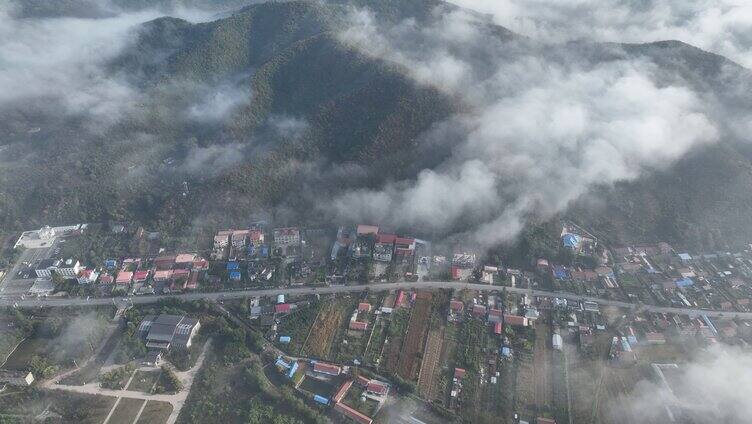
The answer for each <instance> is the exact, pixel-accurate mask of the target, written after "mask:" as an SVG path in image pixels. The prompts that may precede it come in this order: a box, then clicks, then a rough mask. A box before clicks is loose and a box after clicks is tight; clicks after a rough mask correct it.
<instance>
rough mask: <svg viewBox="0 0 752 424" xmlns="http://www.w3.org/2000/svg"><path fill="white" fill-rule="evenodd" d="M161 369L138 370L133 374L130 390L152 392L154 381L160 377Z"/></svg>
mask: <svg viewBox="0 0 752 424" xmlns="http://www.w3.org/2000/svg"><path fill="white" fill-rule="evenodd" d="M159 373H160V371H159V370H156V371H136V375H134V376H133V380H131V384H129V385H128V388H127V389H128V390H134V391H138V392H144V393H151V389H152V387H154V383H156V382H157V380H158V379H159Z"/></svg>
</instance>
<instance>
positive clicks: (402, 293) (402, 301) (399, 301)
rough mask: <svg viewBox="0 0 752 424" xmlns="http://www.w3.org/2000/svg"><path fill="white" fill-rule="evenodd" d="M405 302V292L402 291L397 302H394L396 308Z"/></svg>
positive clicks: (398, 293)
mask: <svg viewBox="0 0 752 424" xmlns="http://www.w3.org/2000/svg"><path fill="white" fill-rule="evenodd" d="M404 302H405V292H404V291H402V290H400V291H399V292H397V300H395V301H394V307H395V308H398V307H400V306H402V303H404Z"/></svg>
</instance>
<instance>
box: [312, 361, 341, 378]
mask: <svg viewBox="0 0 752 424" xmlns="http://www.w3.org/2000/svg"><path fill="white" fill-rule="evenodd" d="M313 371H314V372H318V373H321V374H327V375H333V376H337V375H340V374H341V373H342V368H341V367H339V366H338V365H334V364H327V363H325V362H318V361H316V362H314V364H313Z"/></svg>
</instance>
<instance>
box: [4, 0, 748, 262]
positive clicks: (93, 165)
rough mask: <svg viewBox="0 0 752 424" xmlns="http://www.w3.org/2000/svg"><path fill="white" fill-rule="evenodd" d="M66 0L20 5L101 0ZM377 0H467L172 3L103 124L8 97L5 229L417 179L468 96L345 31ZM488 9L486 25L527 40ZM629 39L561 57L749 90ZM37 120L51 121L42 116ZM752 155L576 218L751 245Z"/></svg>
mask: <svg viewBox="0 0 752 424" xmlns="http://www.w3.org/2000/svg"><path fill="white" fill-rule="evenodd" d="M55 3H56V4H57V6H58V7H59V8H58V9H55V8H52V7H51V6H49V4H50V3H48V2H37V1H30V0H27V1H26V2H25V3H24V2H22V4H25V5H27V7H26V8H24V9H23V13H25V14H26V16H28V17H33V16H50V15H52V16H59V15H73V16H76V15H81V14H82V13H83V12H82V10H87V9H86V8H83V9H82V8H81V5H82V4H84V5H85V4H86V2H85V1H84V2H81V1H73V0H71V1H69V2H64V3H59V4H58V3H57V2H55ZM113 4H115V5H116V6H117V7H118V8H120V9H123V8H126V9H127V8H130V10H138V9H140V8H141V7H142V5H141V3H140V2H135V1H134V2H128V1H126V0H120V1H119V2H114V3H113ZM174 4H175V2H164V5H163V6H171V5H174ZM181 4H184V3H181ZM185 4H189V5H203V6H207V5H211V6H214V7H216V6H218V5H219V6H221V7H227V8H229V7H233V6H236V5H237V4H238V2H232V1H227V2H222V1H219V0H218V1H216V2H212V1H209V0H206V1H203V2H193V3H185ZM45 5H46V6H45ZM364 5H368V6H369V7H370V8H371V9H373V12H374V15H375V17H376V19H377V20H383V21H387V22H399V21H401V20H402V19H405V18H408V17H412V18H414V19H415V20H416V22H418V23H419V24H425V23H427V22H430V21H432V20H435V19H439V17H440V16H441V13H438V12H437V8H439V9H438V10H440V11H442V12H443V13H449V12H451V11H453V10H457V8H456V7H455V6H452V5H449V4H447V3H443V2H440V1H433V0H388V1H380V2H371V1H366V0H357V1H356V0H350V1H346V0H338V1H331V2H328V3H322V2H318V1H290V2H269V3H259V4H253V5H250V6H247V7H244V8H242V9H240V10H237V11H235V12H233V13H231V14H229V15H228V16H225V17H223V18H221V19H217V20H214V21H210V22H203V23H195V24H194V23H190V22H188V21H185V20H182V19H177V18H169V17H165V18H159V19H156V20H153V21H150V22H147V23H145V24H143V25H141V26H140V27H139V28H138V29H137V30H136V32H135V33H133V34H132V40H131V41H130V42H129V43H128V45H127V46H126V48H124V49H123V50H122V51H121V52H119V53H118V54H117V55H116V56H115V57H113V58H111V59H109V60H107V63H106V64H105V66H104V69H105V71H106V75H107V76H108V77H116V78H118V79H119V80H122V81H125V82H127V84H128V85H129V86H131V87H135V89H136V91H137V92H138V93H139V94H138V97H137V98H135V99H133V100H132V101H130V102H128V105H129V107H128V108H125V109H124V110H122V111H120V110H119V111H118V112H117V114H118V116H117V119H115V120H114V123H113V124H112V125H110V126H107V127H105V128H103V129H102V128H97V130H92V129H91V123H90V122H87V121H86V119H85V118H84V117H81V116H64V117H61V116H59V115H58V114H56V113H54V111H50V110H49V108H48V107H45V105H38V104H34V105H31V106H30V105H20V106H17V107H5V108H0V130H2V131H4V132H5V133H6V134H8V137H7V139H6V140H5V142H4V143H5V144H3V142H2V141H0V149H2V150H0V155H2V154H5V155H6V156H5V157H7V158H11V157H12V158H20V159H19V160H12V161H11V160H3V158H2V157H1V156H0V228H2V229H3V230H5V231H9V230H19V229H21V228H27V227H29V226H38V225H40V224H45V223H48V222H50V223H58V222H60V223H62V222H79V221H106V220H128V221H135V222H139V223H143V224H146V225H149V226H152V227H156V228H161V229H164V230H167V231H170V232H178V233H179V232H181V231H183V230H184V229H186V228H193V227H195V226H203V225H212V223H215V222H217V223H219V222H222V223H233V222H244V221H247V220H248V219H250V218H251V217H253V216H265V215H268V217H269V218H271V219H272V220H274V221H276V222H280V223H293V222H302V223H309V224H317V223H328V221H327V220H328V219H329V218H331V217H330V216H327V214H326V211H324V212H317V213H316V214H311V213H310V211H311V210H313V209H312V208H314V207H317V206H319V205H318V202H319V201H320V199H323V198H327V196H330V195H332V194H336V193H337V192H338V191H341V190H344V189H347V188H357V187H379V186H380V185H382V184H383V183H385V182H389V181H399V180H402V179H405V178H414V177H415V176H416V175H417V174H418V172H419V171H420V170H421V169H423V168H425V167H433V166H437V165H438V164H440V163H442V161H444V160H446V159H447V158H448V157H449V156H450V154H451V152H450V151H449V150H447V149H446V148H445V149H442V148H436V149H429V150H426V149H425V148H423V147H421V145H420V142H419V141H420V138H421V136H422V135H423V134H425V133H426V132H427V131H428V130H430V129H431V128H433V127H434V126H435V125H438V124H440V123H442V122H445V121H446V120H447V119H448V118H449V117H451V116H452V115H453V114H456V113H458V112H462V111H463V110H464V109H465V108H466V105H465V104H463V102H462V101H461V100H459V99H457V98H454V97H452V96H450V95H448V94H446V93H445V92H443V91H441V90H439V89H437V88H435V87H432V86H430V85H424V84H419V83H417V82H416V81H415V80H414V79H412V78H411V77H409V76H408V73H407V72H406V71H405V69H404V68H403V67H401V66H400V65H398V64H396V63H392V62H389V61H386V60H382V59H378V58H375V57H372V56H367V55H365V54H363V53H362V52H359V51H358V50H355V49H353V48H352V47H350V46H348V45H346V44H345V43H343V42H342V41H341V39H340V38H338V32H339V30H340V29H341V28H342V26H343V25H344V22H345V19H346V16H347V13H348V11H350V10H351V9H350V8H351V7H352V6H359V7H362V6H364ZM97 13H99V12H97ZM102 13H104V12H102ZM479 22H480V23H478V25H483V26H485V29H486V30H487V31H488V34H489V37H498V38H500V39H518V40H520V41H521V43H523V44H524V43H525V42H527V41H525V39H524V37H520V36H517V35H515V34H513V33H511V32H510V31H508V30H506V29H504V28H502V27H498V26H495V25H493V24H491V23H490V22H487V21H483V20H480V21H479ZM614 47H615V46H614V45H609V44H598V43H570V44H565V45H561V46H554V47H552V49H554V50H559V51H558V52H557V51H554V52H552V54H554V55H555V54H565V53H566V52H567V51H569V50H571V51H575V50H576V51H578V52H580V53H579V54H582V52H583V51H585V52H587V56H588V57H591V58H592V60H593V61H594V62H598V61H608V60H618V59H620V58H624V57H640V56H644V57H646V58H649V59H650V60H651V61H653V62H654V63H656V65H657V66H659V67H660V68H662V69H665V70H667V71H670V72H668V73H667V74H670V75H676V78H681V79H682V81H684V82H686V83H688V84H690V85H693V86H696V87H702V88H703V89H704V90H711V91H713V92H714V93H716V94H717V95H718V96H719V97H722V98H723V99H725V100H726V101H729V102H740V101H746V100H747V99H748V95H747V94H744V93H739V92H738V90H735V89H730V88H729V87H738V86H740V85H743V84H747V86H749V84H750V81H752V77H751V76H750V74H749V72H748V71H747V70H745V69H743V68H741V67H738V66H737V65H735V64H733V63H732V62H730V61H728V60H727V59H724V58H722V57H720V56H717V55H714V54H711V53H707V52H704V51H702V50H699V49H696V48H694V47H691V46H688V45H686V44H683V43H679V42H657V43H650V44H640V45H618V48H614ZM729 68H732V69H735V74H734V75H731V76H730V75H729V74H728V69H729ZM217 93H219V94H217ZM207 99H208V100H207ZM202 102H203V103H202ZM204 103H205V104H206V105H207V106H206V108H203V109H202V108H201V107H198V108H197V107H196V104H204ZM224 104H231V105H232V107H231V108H228V110H229V112H228V113H227V114H224V115H222V116H220V117H217V118H216V119H214V118H212V119H209V118H207V117H206V116H204V115H211V112H213V111H216V110H218V109H222V108H223V107H224V106H223V105H224ZM196 110H198V111H201V113H200V114H199V113H198V112H195V111H196ZM192 113H194V114H198V115H201V116H199V117H198V118H196V117H195V116H193V115H191V114H192ZM188 115H190V116H191V118H190V119H189V118H187V116H188ZM36 127H41V128H42V129H41V131H38V132H36V131H30V130H28V129H29V128H36ZM751 158H752V156H751V155H750V151H749V149H748V148H746V147H745V146H744V144H743V143H740V142H739V141H735V140H731V141H726V142H723V143H719V144H716V145H713V146H708V147H705V148H703V149H701V150H699V151H696V152H694V153H693V154H691V155H689V156H688V157H686V158H684V159H682V160H680V161H679V162H678V163H676V164H675V165H673V166H671V167H670V168H669V169H667V170H663V171H656V172H654V173H652V174H650V175H646V176H644V177H642V178H640V179H639V180H637V181H634V182H631V183H626V184H619V185H617V186H616V187H613V188H608V187H604V188H601V189H599V191H598V193H597V195H598V198H599V199H600V200H601V202H600V203H599V206H597V207H593V206H592V202H587V201H582V202H578V203H577V204H575V205H573V207H572V210H571V212H570V215H571V216H572V217H573V218H575V219H576V220H579V221H582V222H583V224H585V225H593V226H594V228H595V229H596V230H597V231H598V232H599V233H600V234H602V235H604V236H605V237H607V238H609V239H612V240H614V241H617V242H619V241H630V240H651V239H663V240H668V241H670V242H672V243H676V244H679V245H687V246H690V247H693V248H709V249H716V248H724V247H725V246H727V245H738V244H740V243H744V242H746V241H748V240H750V239H752V227H750V226H749V225H747V222H748V221H749V219H748V218H749V217H750V214H749V212H748V211H749V210H750V209H749V206H752V190H749V189H748V187H750V183H752V160H751ZM186 186H187V187H188V190H186V189H185V187H186Z"/></svg>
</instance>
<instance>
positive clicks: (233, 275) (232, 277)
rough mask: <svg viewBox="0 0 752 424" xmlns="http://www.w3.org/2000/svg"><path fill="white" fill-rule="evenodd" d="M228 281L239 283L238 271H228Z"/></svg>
mask: <svg viewBox="0 0 752 424" xmlns="http://www.w3.org/2000/svg"><path fill="white" fill-rule="evenodd" d="M230 280H234V281H240V271H230Z"/></svg>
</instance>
